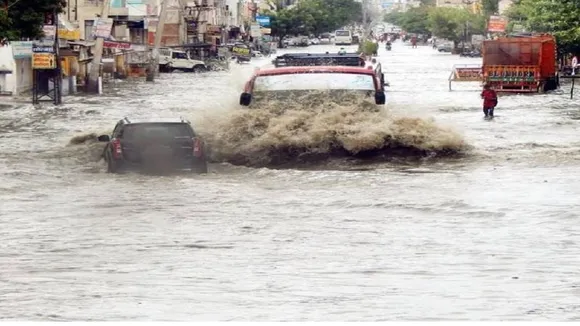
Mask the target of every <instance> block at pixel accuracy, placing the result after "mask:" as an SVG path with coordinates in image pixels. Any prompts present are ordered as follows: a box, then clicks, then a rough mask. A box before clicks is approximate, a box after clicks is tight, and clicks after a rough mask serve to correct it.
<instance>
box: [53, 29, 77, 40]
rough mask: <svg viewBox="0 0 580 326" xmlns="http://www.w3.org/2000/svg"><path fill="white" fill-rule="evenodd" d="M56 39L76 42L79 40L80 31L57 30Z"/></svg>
mask: <svg viewBox="0 0 580 326" xmlns="http://www.w3.org/2000/svg"><path fill="white" fill-rule="evenodd" d="M58 38H60V39H63V40H69V41H76V40H80V39H81V31H80V30H78V29H75V30H68V29H59V30H58Z"/></svg>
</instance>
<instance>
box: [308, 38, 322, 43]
mask: <svg viewBox="0 0 580 326" xmlns="http://www.w3.org/2000/svg"><path fill="white" fill-rule="evenodd" d="M308 44H309V45H318V44H320V39H319V38H317V37H313V38H311V39H310V40H308Z"/></svg>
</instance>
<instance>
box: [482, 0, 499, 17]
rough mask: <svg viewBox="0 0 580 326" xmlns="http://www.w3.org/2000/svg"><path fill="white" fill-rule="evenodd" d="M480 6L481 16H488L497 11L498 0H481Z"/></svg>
mask: <svg viewBox="0 0 580 326" xmlns="http://www.w3.org/2000/svg"><path fill="white" fill-rule="evenodd" d="M481 5H482V6H481V7H482V11H483V16H485V17H489V16H492V15H495V14H497V13H498V11H499V1H498V0H481Z"/></svg>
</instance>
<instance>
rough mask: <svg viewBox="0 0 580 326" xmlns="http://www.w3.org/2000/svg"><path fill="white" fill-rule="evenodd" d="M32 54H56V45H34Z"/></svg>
mask: <svg viewBox="0 0 580 326" xmlns="http://www.w3.org/2000/svg"><path fill="white" fill-rule="evenodd" d="M32 53H54V45H45V44H42V43H33V44H32Z"/></svg>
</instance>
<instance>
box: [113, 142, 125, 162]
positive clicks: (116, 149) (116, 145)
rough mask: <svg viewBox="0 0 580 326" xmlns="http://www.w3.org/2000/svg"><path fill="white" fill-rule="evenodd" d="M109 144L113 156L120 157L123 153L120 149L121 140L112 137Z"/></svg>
mask: <svg viewBox="0 0 580 326" xmlns="http://www.w3.org/2000/svg"><path fill="white" fill-rule="evenodd" d="M111 146H112V148H113V157H114V158H116V159H119V158H121V155H122V154H123V150H122V149H121V140H119V139H116V138H115V139H113V140H112V141H111Z"/></svg>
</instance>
